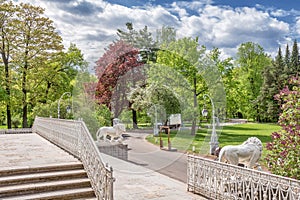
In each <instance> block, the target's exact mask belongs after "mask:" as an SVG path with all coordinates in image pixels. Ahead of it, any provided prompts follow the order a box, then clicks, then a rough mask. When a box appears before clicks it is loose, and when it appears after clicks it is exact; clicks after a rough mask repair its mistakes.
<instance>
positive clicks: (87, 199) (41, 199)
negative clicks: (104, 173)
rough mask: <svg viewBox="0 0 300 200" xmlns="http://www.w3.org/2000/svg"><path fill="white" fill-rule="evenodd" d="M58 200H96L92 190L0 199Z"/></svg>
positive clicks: (53, 192) (80, 189)
mask: <svg viewBox="0 0 300 200" xmlns="http://www.w3.org/2000/svg"><path fill="white" fill-rule="evenodd" d="M32 199H35V200H37V199H38V200H46V199H47V200H49V199H51V200H52V199H53V200H58V199H64V200H67V199H72V200H79V199H84V200H96V199H97V198H96V196H95V194H94V191H93V190H92V188H90V187H88V188H78V189H69V190H60V191H52V192H43V193H37V194H28V195H21V196H10V197H6V198H1V200H32Z"/></svg>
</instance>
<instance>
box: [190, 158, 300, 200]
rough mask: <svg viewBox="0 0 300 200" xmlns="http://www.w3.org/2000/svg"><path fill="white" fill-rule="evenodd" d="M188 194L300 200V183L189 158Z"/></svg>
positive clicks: (228, 165)
mask: <svg viewBox="0 0 300 200" xmlns="http://www.w3.org/2000/svg"><path fill="white" fill-rule="evenodd" d="M187 164H188V169H187V173H188V174H187V175H188V180H187V185H188V191H191V192H194V193H198V194H201V195H203V196H206V197H208V198H211V199H224V200H225V199H262V200H267V199H268V200H269V199H286V200H300V180H296V179H292V178H287V177H283V176H278V175H274V174H271V173H267V172H264V171H258V170H253V169H247V168H243V167H239V166H235V165H230V164H226V163H221V162H218V161H213V160H209V159H206V158H202V157H199V156H195V155H188V163H187Z"/></svg>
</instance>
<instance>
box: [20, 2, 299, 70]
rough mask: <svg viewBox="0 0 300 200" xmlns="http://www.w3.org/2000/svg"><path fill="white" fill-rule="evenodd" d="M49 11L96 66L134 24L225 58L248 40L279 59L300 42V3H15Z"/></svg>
mask: <svg viewBox="0 0 300 200" xmlns="http://www.w3.org/2000/svg"><path fill="white" fill-rule="evenodd" d="M15 1H18V2H29V3H31V4H34V5H37V6H41V7H43V8H45V14H46V16H47V17H49V18H50V19H52V20H53V21H54V23H55V26H56V28H57V30H58V32H59V33H60V35H61V36H62V37H63V40H64V44H65V46H66V47H68V46H69V44H70V42H72V43H75V44H76V45H77V46H78V47H79V48H80V49H81V50H82V52H83V53H84V55H85V58H86V59H87V60H88V61H89V62H90V65H91V66H93V65H94V63H95V61H96V60H98V58H99V57H101V55H102V54H103V52H104V48H105V47H107V46H108V44H110V43H111V42H112V41H113V40H114V39H116V37H117V36H116V30H117V29H125V28H126V27H125V23H126V22H132V23H133V24H134V27H135V28H136V29H141V28H143V27H144V26H145V25H147V26H148V28H149V30H150V31H151V32H152V33H153V34H155V32H156V30H157V29H159V28H161V27H162V26H163V25H167V26H171V27H174V28H175V29H176V30H177V36H178V37H179V38H180V37H199V43H200V44H201V45H205V46H206V47H207V48H208V49H211V48H213V47H218V48H219V49H220V50H221V51H222V56H223V57H224V58H226V57H229V56H232V57H234V56H235V55H236V51H237V48H238V47H239V45H240V44H242V43H244V42H248V41H251V42H255V43H258V44H260V45H261V46H262V47H263V48H264V49H265V51H266V52H267V53H269V54H270V55H272V56H273V57H274V56H275V55H276V52H277V50H278V47H279V46H281V47H282V48H285V46H286V44H289V45H291V44H292V42H293V40H294V39H297V41H298V42H300V1H299V0H284V1H283V0H262V1H255V0H245V1H242V0H195V1H172V0H149V1H142V0H107V1H103V0H15Z"/></svg>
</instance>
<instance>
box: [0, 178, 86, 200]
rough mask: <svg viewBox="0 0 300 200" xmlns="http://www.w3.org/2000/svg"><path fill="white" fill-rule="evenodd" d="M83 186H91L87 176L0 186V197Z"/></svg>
mask: <svg viewBox="0 0 300 200" xmlns="http://www.w3.org/2000/svg"><path fill="white" fill-rule="evenodd" d="M85 187H91V185H90V180H89V179H88V178H79V179H71V180H63V181H62V180H60V181H49V182H40V183H30V184H20V185H12V186H4V187H0V198H2V197H9V196H16V195H25V194H33V193H41V192H48V191H58V190H65V189H76V188H85Z"/></svg>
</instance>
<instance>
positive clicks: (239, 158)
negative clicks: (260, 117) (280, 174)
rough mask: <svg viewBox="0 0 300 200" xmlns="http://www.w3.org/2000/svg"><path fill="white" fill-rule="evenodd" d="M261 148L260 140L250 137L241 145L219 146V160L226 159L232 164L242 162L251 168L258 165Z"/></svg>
mask: <svg viewBox="0 0 300 200" xmlns="http://www.w3.org/2000/svg"><path fill="white" fill-rule="evenodd" d="M262 149H263V145H262V142H261V141H260V140H259V139H258V138H257V137H250V138H248V139H247V140H246V141H245V142H244V143H243V144H241V145H235V146H233V145H228V146H225V147H223V148H221V150H220V153H219V161H220V162H225V161H227V162H228V163H230V164H233V165H238V164H239V163H243V164H245V166H247V167H248V168H251V169H253V168H255V167H257V166H259V164H258V161H259V159H260V157H261V153H262ZM259 169H260V168H259Z"/></svg>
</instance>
